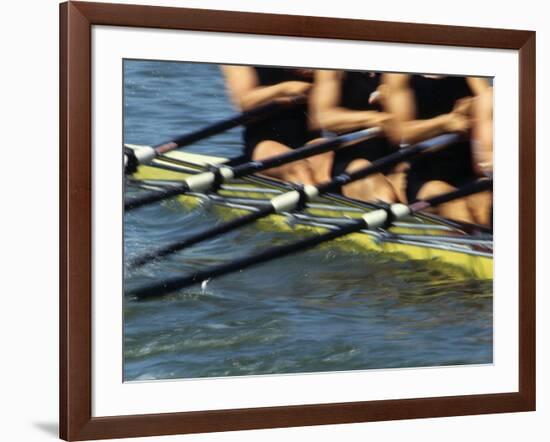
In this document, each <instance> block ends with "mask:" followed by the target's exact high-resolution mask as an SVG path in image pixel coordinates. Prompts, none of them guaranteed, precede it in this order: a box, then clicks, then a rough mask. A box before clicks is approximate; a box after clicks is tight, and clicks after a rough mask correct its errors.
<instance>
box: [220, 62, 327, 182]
mask: <svg viewBox="0 0 550 442" xmlns="http://www.w3.org/2000/svg"><path fill="white" fill-rule="evenodd" d="M222 71H223V73H224V76H225V81H226V86H227V89H228V91H229V94H230V96H231V98H232V100H233V102H234V103H235V105H236V106H237V107H239V108H240V109H241V110H243V111H246V110H248V109H250V108H253V107H256V106H259V105H262V104H264V103H267V102H271V101H274V100H275V101H284V100H289V99H291V98H294V97H296V96H300V95H304V96H307V95H308V94H309V92H310V89H311V86H312V80H313V71H312V70H308V69H285V68H264V67H250V66H222ZM319 136H320V132H319V131H315V130H311V129H310V121H309V114H308V106H307V103H306V102H304V104H302V105H298V106H295V107H293V108H291V109H288V110H285V111H283V112H279V113H277V114H276V115H275V116H273V117H272V118H266V119H262V120H261V121H258V122H252V123H249V124H248V125H247V126H246V127H245V130H244V147H245V155H246V156H247V158H248V159H249V160H258V161H259V160H263V159H266V158H270V157H274V156H276V155H280V154H283V153H285V152H287V151H289V150H290V149H296V148H298V147H301V146H303V145H305V144H307V143H309V142H313V141H315V140H316V139H318V138H319ZM330 155H331V154H330V153H328V154H322V155H318V156H315V157H312V158H308V159H305V160H301V161H296V162H294V163H290V164H286V165H284V166H279V167H276V168H273V169H269V170H267V171H265V172H264V173H265V174H266V175H268V176H271V177H274V178H279V179H281V180H284V181H290V182H294V183H300V184H310V185H314V184H317V183H319V182H322V181H326V180H327V178H328V177H327V176H326V175H325V174H322V173H321V172H320V170H321V168H320V167H318V164H320V163H322V162H323V161H326V158H329V157H330Z"/></svg>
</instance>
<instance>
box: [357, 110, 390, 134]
mask: <svg viewBox="0 0 550 442" xmlns="http://www.w3.org/2000/svg"><path fill="white" fill-rule="evenodd" d="M393 121H394V119H393V117H392V114H390V113H389V112H377V111H365V121H364V126H365V127H380V128H381V129H382V130H386V128H387V127H388V126H389V125H391V124H392V122H393Z"/></svg>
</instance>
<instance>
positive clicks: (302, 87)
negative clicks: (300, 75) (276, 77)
mask: <svg viewBox="0 0 550 442" xmlns="http://www.w3.org/2000/svg"><path fill="white" fill-rule="evenodd" d="M281 85H283V89H284V92H285V94H286V95H291V96H292V95H307V94H308V93H309V91H310V90H311V87H312V84H311V83H308V82H306V81H285V82H284V83H281Z"/></svg>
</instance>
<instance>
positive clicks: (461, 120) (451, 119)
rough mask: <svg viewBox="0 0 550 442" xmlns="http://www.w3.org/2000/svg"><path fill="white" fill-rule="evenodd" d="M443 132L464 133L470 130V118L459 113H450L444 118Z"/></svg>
mask: <svg viewBox="0 0 550 442" xmlns="http://www.w3.org/2000/svg"><path fill="white" fill-rule="evenodd" d="M445 117H446V118H445V124H444V126H445V127H444V129H445V132H456V133H464V134H465V133H466V132H468V130H470V127H471V123H470V118H469V117H468V116H466V115H464V114H462V113H460V112H454V111H453V112H451V113H450V114H447V115H446V116H445Z"/></svg>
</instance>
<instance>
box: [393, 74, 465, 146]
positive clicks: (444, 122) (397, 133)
mask: <svg viewBox="0 0 550 442" xmlns="http://www.w3.org/2000/svg"><path fill="white" fill-rule="evenodd" d="M409 79H410V76H409V75H406V74H385V75H384V76H383V80H382V81H383V84H384V85H385V86H386V88H385V99H384V100H383V104H384V106H385V108H386V110H387V111H388V112H389V113H390V114H391V115H393V117H394V118H392V120H390V121H389V122H388V123H387V125H386V132H387V134H388V136H389V138H390V139H391V141H392V142H393V143H395V144H401V143H406V144H411V143H417V142H419V141H422V140H425V139H427V138H432V137H435V136H437V135H440V134H442V133H444V132H454V131H460V130H465V129H466V127H462V126H463V125H465V124H467V123H466V121H465V120H466V119H465V118H464V117H463V116H460V115H454V114H453V113H452V112H451V113H449V114H443V115H438V116H437V117H434V118H429V119H425V120H417V119H416V106H415V97H414V92H413V91H412V90H411V88H410V87H409Z"/></svg>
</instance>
